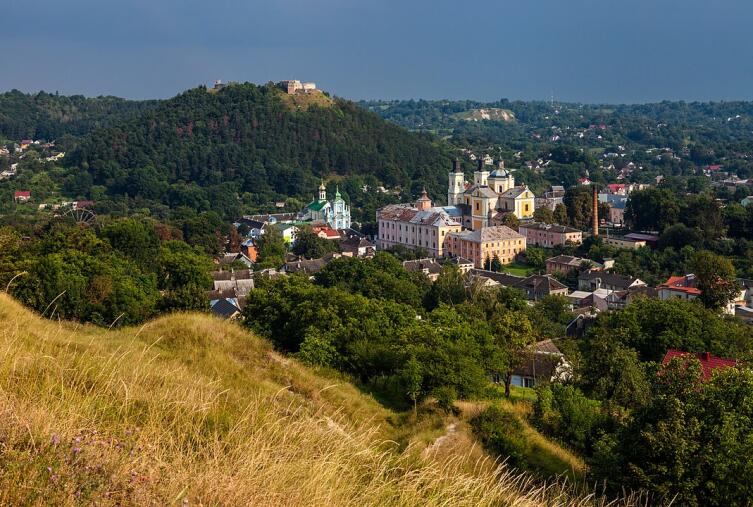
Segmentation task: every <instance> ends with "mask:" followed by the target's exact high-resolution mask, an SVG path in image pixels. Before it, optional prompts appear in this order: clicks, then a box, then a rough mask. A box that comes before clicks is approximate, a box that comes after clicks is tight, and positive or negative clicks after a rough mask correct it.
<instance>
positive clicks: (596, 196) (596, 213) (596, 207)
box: [591, 185, 599, 237]
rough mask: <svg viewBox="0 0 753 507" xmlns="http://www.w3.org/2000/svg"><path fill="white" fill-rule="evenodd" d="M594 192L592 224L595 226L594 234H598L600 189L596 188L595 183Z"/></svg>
mask: <svg viewBox="0 0 753 507" xmlns="http://www.w3.org/2000/svg"><path fill="white" fill-rule="evenodd" d="M593 193H594V203H593V207H594V209H593V211H594V214H593V224H591V227H592V228H593V231H592V232H593V235H594V237H595V236H598V235H599V191H598V190H597V189H596V185H593Z"/></svg>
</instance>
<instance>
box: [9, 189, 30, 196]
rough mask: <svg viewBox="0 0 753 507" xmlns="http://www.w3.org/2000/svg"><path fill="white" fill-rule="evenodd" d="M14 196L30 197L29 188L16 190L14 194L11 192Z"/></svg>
mask: <svg viewBox="0 0 753 507" xmlns="http://www.w3.org/2000/svg"><path fill="white" fill-rule="evenodd" d="M13 196H14V197H31V192H30V191H29V190H17V191H16V193H15V194H13Z"/></svg>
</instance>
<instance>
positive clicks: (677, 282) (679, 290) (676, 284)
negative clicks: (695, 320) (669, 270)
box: [656, 273, 701, 301]
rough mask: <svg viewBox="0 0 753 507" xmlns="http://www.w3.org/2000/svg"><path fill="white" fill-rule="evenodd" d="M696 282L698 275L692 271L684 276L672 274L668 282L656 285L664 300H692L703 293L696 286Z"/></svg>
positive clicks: (660, 296)
mask: <svg viewBox="0 0 753 507" xmlns="http://www.w3.org/2000/svg"><path fill="white" fill-rule="evenodd" d="M696 283H697V280H696V276H695V275H694V274H692V273H691V274H688V275H684V276H670V277H669V279H668V280H667V281H666V282H664V283H663V284H661V285H657V286H656V291H657V293H658V296H659V299H661V300H662V301H666V300H668V299H684V300H685V301H692V300H693V299H696V298H697V297H698V296H700V295H701V290H700V289H698V288H697V287H696Z"/></svg>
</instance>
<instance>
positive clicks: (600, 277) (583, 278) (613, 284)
mask: <svg viewBox="0 0 753 507" xmlns="http://www.w3.org/2000/svg"><path fill="white" fill-rule="evenodd" d="M645 285H646V283H645V282H644V281H642V280H640V279H638V278H635V277H632V276H623V275H618V274H617V273H610V272H606V271H588V272H585V273H581V274H580V275H579V276H578V289H580V290H583V291H591V292H593V291H595V290H597V289H605V290H607V291H623V290H628V289H631V288H635V287H642V286H645Z"/></svg>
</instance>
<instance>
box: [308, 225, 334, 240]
mask: <svg viewBox="0 0 753 507" xmlns="http://www.w3.org/2000/svg"><path fill="white" fill-rule="evenodd" d="M311 230H312V231H313V233H314V234H316V235H317V236H319V237H320V238H322V239H331V240H334V239H340V233H339V232H337V231H336V230H335V229H333V228H332V227H330V226H328V225H315V226H313V227H312V228H311Z"/></svg>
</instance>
